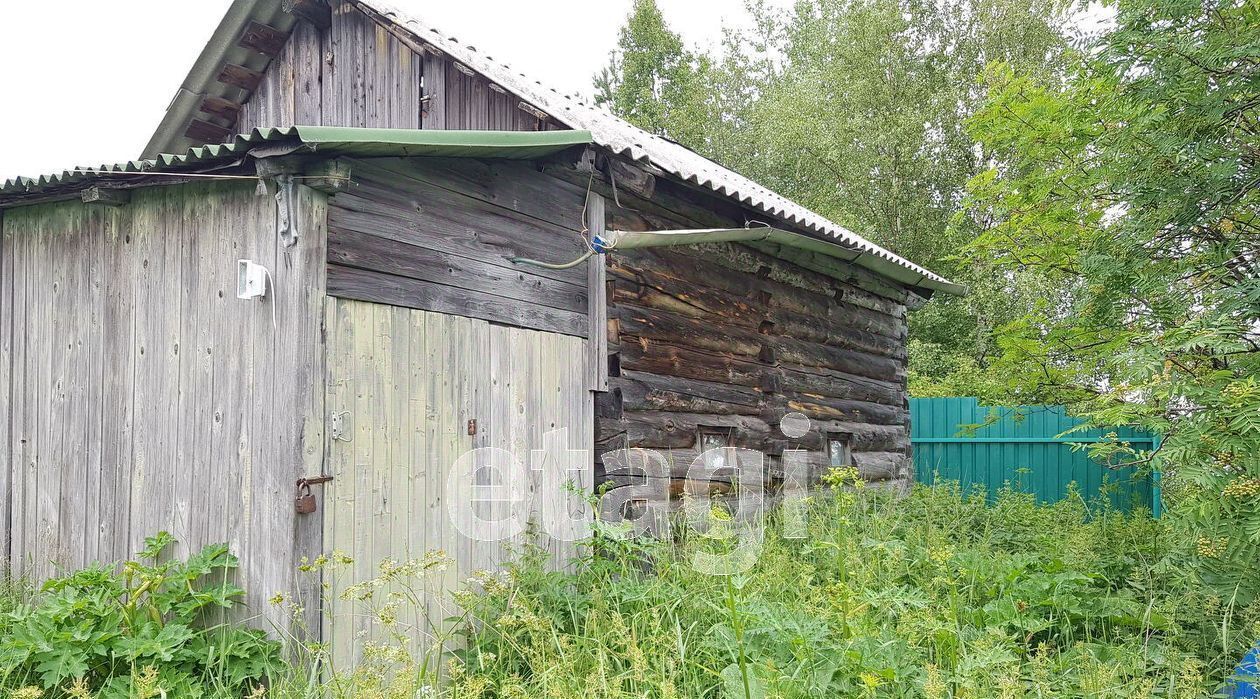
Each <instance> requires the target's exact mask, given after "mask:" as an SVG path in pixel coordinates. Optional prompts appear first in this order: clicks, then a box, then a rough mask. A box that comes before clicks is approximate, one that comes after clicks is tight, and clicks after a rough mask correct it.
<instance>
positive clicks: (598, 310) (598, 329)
mask: <svg viewBox="0 0 1260 699" xmlns="http://www.w3.org/2000/svg"><path fill="white" fill-rule="evenodd" d="M604 210H605V202H604V198H603V197H602V196H600V195H598V194H596V193H594V192H591V194H590V195H589V196H588V197H587V199H586V222H585V223H586V229H587V231H588V233H589V235H590V236H591V237H592V238H594V237H595V236H597V235H598V236H602V235H604V225H605V220H606V217H605V214H604ZM604 263H605V260H604V256H603V255H592V256H591V259H590V262H589V263H588V264H589V265H590V266H589V267H588V274H587V277H586V279H587V300H588V304H589V305H588V306H587V312H586V313H587V320H588V322H589V330H588V331H587V343H588V345H587V352H588V361H587V367H588V379H589V383H588V387H589V388H590V390H592V391H607V390H608V298H607V281H608V277H607V274H608V272H607V268H606V267H605V264H604Z"/></svg>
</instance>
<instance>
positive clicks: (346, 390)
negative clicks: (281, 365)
mask: <svg viewBox="0 0 1260 699" xmlns="http://www.w3.org/2000/svg"><path fill="white" fill-rule="evenodd" d="M326 326H327V330H328V363H327V367H328V393H327V406H328V410H329V412H330V414H341V415H344V416H345V424H346V425H347V430H348V432H347V434H345V435H343V436H342V437H341V438H339V439H334V438H332V436H331V435H330V438H329V441H328V464H329V469H330V471H331V473H332V474H333V475H334V476H335V478H336V480H334V481H333V483H331V484H330V486H329V489H328V491H327V495H326V503H327V514H326V515H325V519H324V525H325V532H324V538H325V548H326V549H328V550H334V551H340V552H343V553H346V554H348V555H349V556H350V557H351V558H353V560H354V563H353V565H352V569H351V570H349V571H343V572H342V573H340V574H337V575H332V576H330V578H331V579H330V582H332V583H333V587H334V589H333V593H332V594H330V595H329V596H328V599H329V600H330V604H332V605H334V606H333V607H332V608H330V609H327V610H326V611H327V612H329V613H328V614H326V615H325V624H326V626H325V629H324V640H325V642H330V643H331V644H332V649H333V658H334V662H335V663H337V664H338V666H340V667H344V663H347V662H351V661H353V660H354V659H355V658H356V657H357V653H358V652H359V650H360V648H359V646H360V645H361V643H362V642H363V640H370V639H371V633H370V632H371V626H370V624H371V622H370V618H371V615H370V614H364V613H362V612H363V610H362V609H359V608H356V607H355V606H353V605H352V604H351V603H350V602H346V601H342V600H339V599H338V595H337V592H338V591H339V590H343V589H345V586H346V585H349V584H352V583H356V582H362V581H365V580H369V579H372V578H374V577H376V576H377V575H378V564H379V563H380V562H381V561H383V560H385V559H387V558H388V559H394V560H398V561H404V560H408V559H415V558H420V557H422V556H424V555H425V553H426V552H443V553H444V554H445V555H446V556H447V557H449V559H450V560H451V561H452V562H453V565H452V566H451V567H449V568H448V569H446V570H445V571H444V572H442V573H441V574H440V575H438V576H437V577H436V579H434V580H433V581H431V584H430V588H429V589H428V595H427V599H426V609H427V612H428V616H429V617H430V618H431V619H433V620H436V621H438V622H440V621H441V620H442V619H445V618H446V617H448V616H450V615H451V614H452V613H453V608H452V607H451V605H450V603H449V593H450V592H452V591H453V590H455V589H457V588H458V587H459V586H460V585H461V584H462V583H463V581H464V580H466V579H467V578H468V577H469V576H470V575H471V574H473V573H474V572H476V571H481V570H495V569H498V568H500V567H501V564H502V563H503V562H504V560H505V559H506V557H507V556H508V555H509V554H510V548H511V547H512V546H519V545H520V544H522V543H523V542H524V536H515V537H513V538H512V539H511V540H510V541H504V542H483V541H474V540H471V539H469V538H468V537H466V536H464V535H463V534H461V533H460V532H459V531H458V530H457V529H456V528H455V526H454V525H453V523H452V520H451V517H450V516H449V513H448V510H447V508H448V506H449V505H450V502H449V501H448V498H447V491H446V488H447V485H448V484H447V476H448V470H449V468H450V467H451V465H452V464H453V463H454V462H455V460H456V459H457V458H459V457H460V455H462V454H464V453H465V452H467V451H469V450H471V449H474V448H480V447H495V448H499V449H503V450H507V451H509V452H511V453H512V454H514V455H515V456H516V458H518V459H519V460H520V461H521V462H522V463H523V464H524V465H525V466H526V468H528V466H529V463H530V459H531V451H532V450H540V451H541V452H543V453H542V454H537V455H534V456H535V457H536V458H538V457H541V459H542V460H541V461H540V462H539V464H540V465H541V466H542V468H541V470H538V471H530V475H529V477H528V479H527V482H525V483H512V484H510V485H511V487H512V492H514V493H522V494H528V495H529V496H531V497H532V498H533V500H534V507H533V512H534V513H535V515H539V514H544V513H552V514H554V513H557V512H562V513H563V514H565V515H566V516H573V517H574V518H575V522H574V523H572V524H570V525H569V527H570V531H571V532H572V536H571V537H570V538H577V537H579V536H581V535H583V534H584V533H585V527H584V526H583V524H584V523H585V522H586V521H587V519H588V517H589V514H588V513H587V512H586V510H587V507H586V504H585V503H584V502H583V501H582V498H581V497H578V496H576V495H574V494H572V493H570V492H568V491H566V489H565V485H564V482H565V480H566V470H567V469H569V468H577V469H580V471H581V482H580V483H577V485H579V486H581V491H582V492H590V491H591V488H592V485H593V484H592V474H591V469H590V467H589V464H590V462H591V461H590V460H591V455H590V451H589V449H590V446H589V445H590V444H591V442H592V439H593V437H592V431H593V426H592V415H593V412H592V397H591V393H590V392H589V391H588V390H587V386H586V371H587V367H586V353H585V345H586V340H585V339H582V338H577V337H570V336H565V335H561V334H557V333H548V332H539V331H535V330H526V329H521V328H512V327H507V326H503V325H495V324H491V323H488V322H486V321H484V320H477V319H473V318H465V317H460V316H454V315H447V314H443V313H433V312H429V311H422V310H415V309H409V308H401V307H397V306H388V305H384V304H374V303H365V302H361V301H352V300H345V299H331V298H330V299H329V302H328V304H327V321H326ZM470 420H476V430H475V432H476V433H475V434H469V431H470V430H469V429H468V425H469V421H470ZM566 426H567V427H568V434H567V437H565V438H561V437H560V435H557V434H551V435H548V433H549V432H551V431H553V430H558V429H561V428H564V427H566ZM568 449H573V450H575V451H573V452H572V453H570V452H569V451H567V450H568ZM578 450H580V451H578ZM482 484H483V485H487V484H489V483H486V482H485V481H484V479H483V482H482ZM471 485H472V483H471V481H470V480H465V479H462V478H461V479H460V480H459V481H457V482H456V483H455V487H457V489H458V492H459V494H460V501H463V502H466V501H467V500H468V498H469V495H470V492H471V491H470V487H471ZM457 506H458V505H457ZM496 507H498V506H497V505H496ZM485 514H486V513H482V516H484V515H485ZM535 520H536V521H540V520H537V517H535ZM539 543H540V544H541V545H543V546H545V547H547V549H548V550H549V551H550V553H551V554H552V556H553V557H554V560H555V561H557V562H558V563H560V564H562V563H563V562H565V561H567V560H569V559H571V558H572V557H573V555H574V553H575V549H574V546H573V545H572V544H569V543H565V542H563V541H558V540H556V539H554V538H550V537H546V536H544V537H543V538H541V539H540V540H539ZM356 612H358V613H356ZM423 616H424V615H417V616H416V617H414V618H407V619H402V620H401V622H402V623H403V624H407V625H410V624H414V625H415V628H414V630H413V631H412V633H411V634H410V635H411V636H413V637H414V638H416V639H417V641H418V642H419V643H421V644H427V643H428V642H430V641H432V635H431V634H432V632H433V628H432V627H431V626H430V625H429V623H427V621H426V620H425V619H423V618H422V617H423ZM360 632H369V633H368V634H366V635H365V636H362V637H360V636H358V634H359V633H360Z"/></svg>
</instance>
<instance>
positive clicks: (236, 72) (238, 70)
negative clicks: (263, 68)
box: [217, 63, 263, 92]
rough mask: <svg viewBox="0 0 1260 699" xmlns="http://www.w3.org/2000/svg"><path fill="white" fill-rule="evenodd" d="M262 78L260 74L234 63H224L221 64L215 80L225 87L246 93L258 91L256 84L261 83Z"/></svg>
mask: <svg viewBox="0 0 1260 699" xmlns="http://www.w3.org/2000/svg"><path fill="white" fill-rule="evenodd" d="M262 78H263V75H262V73H259V72H258V71H256V70H250V69H249V68H246V67H245V66H238V65H236V64H235V63H225V64H223V70H221V71H219V77H218V78H217V80H218V81H219V82H221V83H223V84H225V85H231V86H233V87H239V88H241V89H242V90H244V91H246V92H253V91H254V90H256V89H258V84H259V83H260V82H262Z"/></svg>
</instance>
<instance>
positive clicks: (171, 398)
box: [0, 183, 326, 624]
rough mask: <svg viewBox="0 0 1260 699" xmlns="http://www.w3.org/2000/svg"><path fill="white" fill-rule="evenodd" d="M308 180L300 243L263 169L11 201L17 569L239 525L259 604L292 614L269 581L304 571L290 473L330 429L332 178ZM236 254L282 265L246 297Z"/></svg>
mask: <svg viewBox="0 0 1260 699" xmlns="http://www.w3.org/2000/svg"><path fill="white" fill-rule="evenodd" d="M298 191H299V193H300V194H299V202H298V207H299V211H300V214H299V215H300V219H299V222H298V224H299V230H300V231H301V232H302V237H301V239H300V240H299V242H298V244H297V246H295V247H293V248H284V247H282V246H281V245H280V243H279V242H278V239H277V236H276V233H275V216H276V214H275V201H274V200H273V199H272V198H271V197H260V196H257V195H256V194H255V191H254V186H253V184H252V183H247V184H238V183H230V184H224V183H213V184H190V185H179V186H168V187H151V188H146V189H140V190H136V191H134V193H133V195H132V201H131V203H130V204H129V205H126V206H121V207H113V208H111V207H104V206H98V205H84V204H81V203H78V202H65V203H55V204H43V205H36V206H29V207H23V208H16V209H9V210H7V211H5V212H4V219H3V226H4V229H3V241H2V244H0V260H3V265H4V266H3V268H2V270H0V289H2V291H0V299H3V301H0V348H3V350H2V352H0V366H2V367H3V368H0V395H3V396H5V397H6V400H5V403H4V406H3V409H2V410H0V424H3V425H5V431H4V432H0V436H2V437H3V442H2V443H0V474H4V475H3V476H0V478H5V479H8V480H9V482H10V484H11V485H10V487H9V490H10V494H11V502H12V514H11V516H10V517H7V518H5V519H4V520H0V521H3V522H4V523H5V524H9V523H11V531H9V532H8V533H7V536H5V537H4V538H3V541H4V543H5V548H4V551H3V553H4V555H7V556H8V557H10V559H11V560H12V562H13V565H14V567H15V569H16V572H17V573H19V574H29V575H32V576H34V577H35V578H37V579H39V578H45V577H48V576H49V575H52V574H54V573H55V572H57V571H58V570H61V569H69V568H76V567H80V566H83V565H86V564H88V563H91V562H93V561H113V560H119V559H123V558H126V557H128V556H130V555H131V554H133V553H135V552H136V551H138V550H139V548H140V546H141V544H142V542H143V539H144V538H145V537H146V536H149V535H152V534H154V533H156V532H158V531H159V530H168V531H170V532H171V533H172V534H173V535H174V536H175V537H176V538H177V539H179V540H180V542H182V543H181V544H180V546H179V547H178V550H177V551H176V552H175V553H177V554H182V553H187V552H189V551H191V550H193V549H196V548H198V547H200V546H202V545H205V544H208V543H214V542H227V543H229V544H230V545H231V547H232V550H233V552H234V553H236V554H237V555H238V556H239V557H240V558H241V572H240V575H241V581H242V582H243V583H245V585H246V586H247V588H248V592H249V596H248V602H249V605H250V611H251V613H253V614H259V615H263V616H265V617H266V618H267V619H269V620H270V621H273V622H275V623H277V624H283V623H284V622H285V621H286V613H285V612H284V611H283V610H280V609H278V608H273V607H271V606H270V605H268V604H267V603H266V600H267V599H268V598H269V597H270V596H271V595H273V594H275V593H277V592H287V591H289V590H290V589H291V587H292V585H293V582H294V580H293V573H294V570H295V567H296V562H295V555H298V554H299V552H298V551H297V550H296V549H295V545H294V537H295V530H296V529H297V528H298V523H297V521H296V516H295V514H294V508H293V497H294V481H295V480H296V479H297V478H298V477H300V476H302V475H303V474H307V473H318V472H319V470H320V467H321V462H322V458H323V442H324V440H323V434H322V429H323V419H322V418H323V412H324V411H323V391H322V383H321V381H320V378H319V377H321V376H322V375H323V347H322V339H321V333H320V325H321V322H322V304H323V265H324V258H325V254H326V253H325V249H324V246H325V241H326V238H325V229H324V221H325V220H326V197H325V196H324V195H322V194H320V193H318V192H315V191H314V190H311V189H308V188H305V187H301V188H299V190H298ZM242 258H248V259H252V260H254V261H256V262H258V263H260V264H262V265H264V266H266V267H267V269H269V270H270V271H271V276H272V279H273V281H274V285H275V286H274V288H273V289H271V290H270V291H269V293H268V295H267V297H266V298H265V299H264V300H262V301H242V300H238V299H237V298H236V274H237V271H236V262H237V260H238V259H242ZM3 482H4V481H3V480H0V483H3Z"/></svg>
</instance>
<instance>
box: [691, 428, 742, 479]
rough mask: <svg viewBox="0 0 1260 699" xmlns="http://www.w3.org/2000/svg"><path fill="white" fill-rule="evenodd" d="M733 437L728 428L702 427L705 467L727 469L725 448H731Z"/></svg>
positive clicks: (701, 438)
mask: <svg viewBox="0 0 1260 699" xmlns="http://www.w3.org/2000/svg"><path fill="white" fill-rule="evenodd" d="M732 437H733V435H732V434H731V430H730V428H726V427H701V428H700V439H699V443H700V451H701V452H702V453H703V454H705V465H706V466H708V467H709V468H710V469H720V468H726V466H727V464H726V451H725V448H726V447H729V446H731V442H732V441H734V440H733V439H732Z"/></svg>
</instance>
